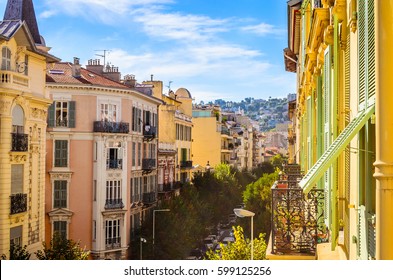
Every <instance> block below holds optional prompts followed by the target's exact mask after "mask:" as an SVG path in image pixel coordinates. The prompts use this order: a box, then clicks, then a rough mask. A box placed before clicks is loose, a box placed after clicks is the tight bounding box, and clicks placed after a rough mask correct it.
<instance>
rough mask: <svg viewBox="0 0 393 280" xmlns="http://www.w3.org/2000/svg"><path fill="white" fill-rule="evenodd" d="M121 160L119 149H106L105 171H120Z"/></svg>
mask: <svg viewBox="0 0 393 280" xmlns="http://www.w3.org/2000/svg"><path fill="white" fill-rule="evenodd" d="M122 164H123V159H122V150H121V148H108V150H107V158H106V168H107V169H122Z"/></svg>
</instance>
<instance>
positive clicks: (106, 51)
mask: <svg viewBox="0 0 393 280" xmlns="http://www.w3.org/2000/svg"><path fill="white" fill-rule="evenodd" d="M95 52H103V53H104V54H96V56H101V57H103V58H104V64H103V65H104V66H105V61H106V56H107V54H109V53H110V52H111V50H95Z"/></svg>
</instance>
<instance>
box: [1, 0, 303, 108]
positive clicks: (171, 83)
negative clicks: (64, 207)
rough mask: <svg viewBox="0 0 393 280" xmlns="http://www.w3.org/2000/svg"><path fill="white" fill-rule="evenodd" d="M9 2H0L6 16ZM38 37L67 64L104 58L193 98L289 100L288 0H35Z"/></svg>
mask: <svg viewBox="0 0 393 280" xmlns="http://www.w3.org/2000/svg"><path fill="white" fill-rule="evenodd" d="M6 2H7V1H6V0H0V13H3V14H4V10H5V5H6ZM33 3H34V8H35V13H36V17H37V22H38V27H39V31H40V34H41V35H42V36H43V37H44V38H45V41H46V45H47V46H48V47H51V48H52V49H51V51H50V53H51V54H53V55H55V56H57V57H59V58H60V59H61V60H62V61H64V62H72V61H73V57H78V58H80V61H81V64H82V65H83V66H85V65H86V64H87V61H88V60H89V59H101V62H103V57H102V56H100V55H103V54H104V52H103V50H108V51H107V52H106V62H107V63H110V65H113V66H117V67H119V71H120V72H121V73H122V76H123V75H126V74H133V75H135V77H136V79H137V82H138V83H142V82H143V81H145V80H150V79H151V75H152V74H153V75H154V80H160V81H163V83H164V92H165V93H166V92H168V90H169V87H170V89H171V90H173V91H176V90H177V89H178V88H186V89H188V90H189V91H190V93H191V95H192V97H193V98H194V99H195V102H197V103H199V102H200V101H204V102H208V101H214V100H216V99H224V100H226V101H241V100H243V99H244V98H246V97H253V98H255V99H268V98H269V97H280V98H281V97H286V96H287V95H288V93H292V92H294V90H295V85H296V75H294V74H293V73H288V72H286V71H285V67H284V59H283V49H284V48H285V47H286V46H287V45H288V42H287V9H286V3H287V0H33Z"/></svg>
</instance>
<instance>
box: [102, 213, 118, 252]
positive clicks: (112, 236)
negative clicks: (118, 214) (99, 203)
mask: <svg viewBox="0 0 393 280" xmlns="http://www.w3.org/2000/svg"><path fill="white" fill-rule="evenodd" d="M105 245H106V246H107V247H113V246H115V245H117V246H120V219H115V220H106V221H105Z"/></svg>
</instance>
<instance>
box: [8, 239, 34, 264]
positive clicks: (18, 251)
mask: <svg viewBox="0 0 393 280" xmlns="http://www.w3.org/2000/svg"><path fill="white" fill-rule="evenodd" d="M30 256H31V254H30V253H29V252H28V251H27V245H25V246H23V247H22V246H20V245H18V244H14V243H11V246H10V258H9V259H10V260H29V259H30ZM1 259H3V260H6V259H7V256H6V255H4V254H3V255H2V256H1Z"/></svg>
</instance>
